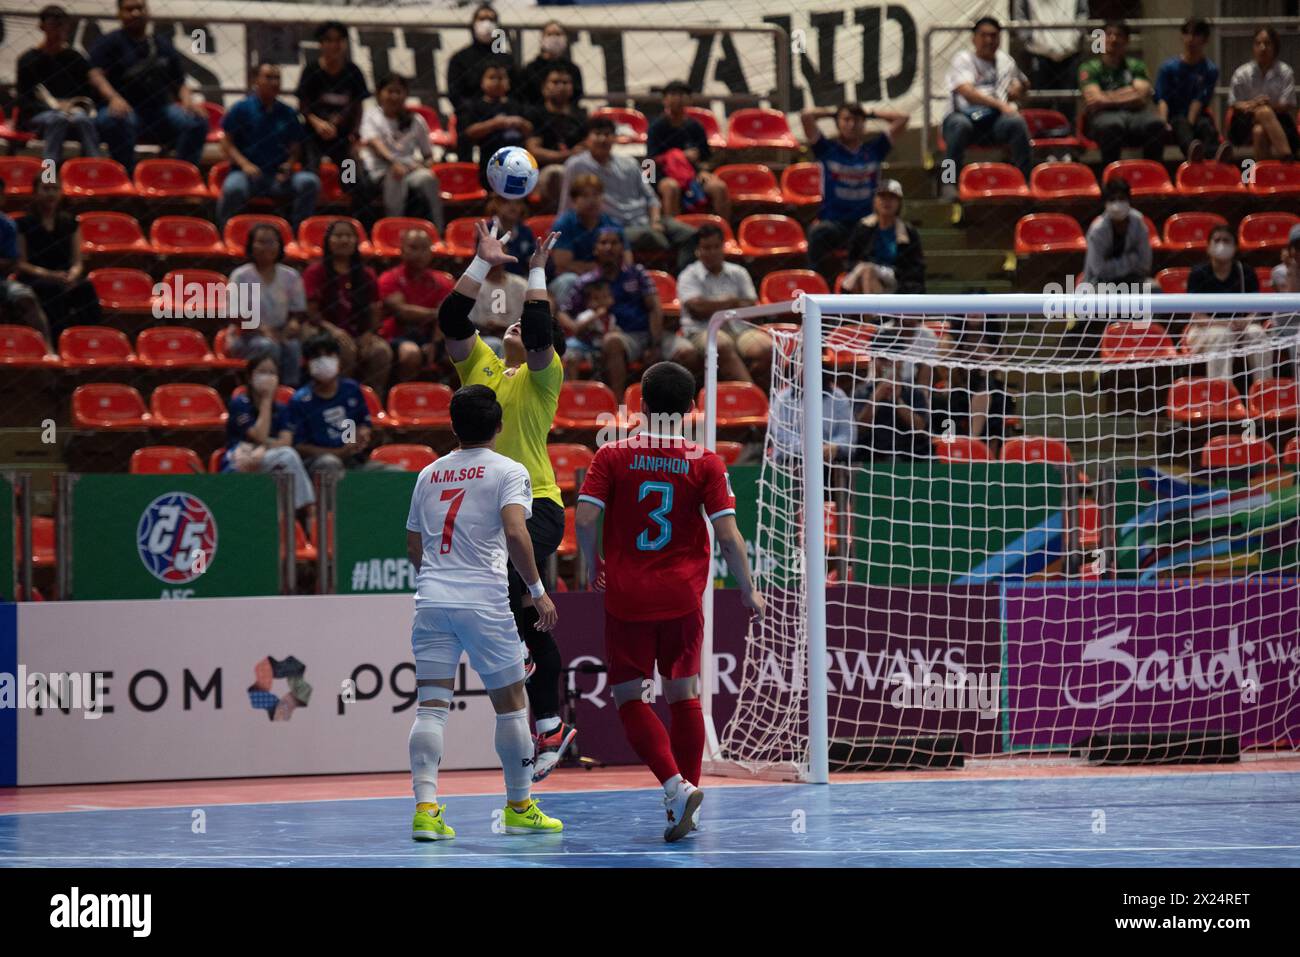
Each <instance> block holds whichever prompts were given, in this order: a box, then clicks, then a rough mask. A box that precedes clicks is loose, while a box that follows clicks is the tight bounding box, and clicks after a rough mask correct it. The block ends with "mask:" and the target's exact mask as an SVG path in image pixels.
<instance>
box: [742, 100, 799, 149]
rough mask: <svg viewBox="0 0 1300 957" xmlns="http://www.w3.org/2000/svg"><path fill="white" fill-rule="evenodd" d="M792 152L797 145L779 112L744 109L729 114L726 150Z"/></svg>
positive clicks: (788, 126) (783, 115)
mask: <svg viewBox="0 0 1300 957" xmlns="http://www.w3.org/2000/svg"><path fill="white" fill-rule="evenodd" d="M764 147H765V148H769V149H785V150H794V149H798V148H799V144H798V143H797V142H796V141H795V138H794V136H793V135H791V133H790V124H789V123H788V122H786V118H785V114H784V113H782V112H781V111H780V110H768V109H759V108H753V109H745V110H737V111H736V112H735V113H732V114H731V117H730V119H728V121H727V148H728V149H733V150H743V149H754V148H764Z"/></svg>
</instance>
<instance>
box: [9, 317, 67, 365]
mask: <svg viewBox="0 0 1300 957" xmlns="http://www.w3.org/2000/svg"><path fill="white" fill-rule="evenodd" d="M59 365H60V362H59V357H58V356H57V355H55V354H54V353H52V352H50V350H49V349H48V348H47V346H46V344H45V339H44V337H42V336H41V334H40V333H39V332H37V331H36V330H35V329H31V328H29V327H27V326H10V325H2V326H0V366H3V367H4V368H6V369H42V368H45V369H57V368H58V367H59Z"/></svg>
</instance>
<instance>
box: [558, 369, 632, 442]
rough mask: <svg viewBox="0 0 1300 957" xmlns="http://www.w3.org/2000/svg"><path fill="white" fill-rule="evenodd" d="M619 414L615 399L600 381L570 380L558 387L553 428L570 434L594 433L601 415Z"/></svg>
mask: <svg viewBox="0 0 1300 957" xmlns="http://www.w3.org/2000/svg"><path fill="white" fill-rule="evenodd" d="M617 414H618V400H617V399H616V398H615V397H614V393H613V392H611V391H610V388H609V386H607V385H605V383H603V382H588V381H581V380H580V381H570V382H565V383H564V385H562V386H561V387H560V400H559V404H558V407H557V408H556V412H555V420H554V421H555V425H554V428H557V429H565V430H570V431H586V430H592V431H594V430H596V429H598V428H600V426H601V424H602V422H601V420H600V418H599V417H600V416H602V415H610V416H615V415H617Z"/></svg>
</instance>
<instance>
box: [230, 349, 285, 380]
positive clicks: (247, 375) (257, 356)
mask: <svg viewBox="0 0 1300 957" xmlns="http://www.w3.org/2000/svg"><path fill="white" fill-rule="evenodd" d="M267 359H270V360H271V361H272V362H275V353H274V352H272V351H271V350H270V349H265V348H262V349H254V350H253V351H252V352H250V353H249V354H248V359H247V361H245V363H244V368H242V369H241V370H239V371H240V372H241V373H242V374H243V379H244V381H245V382H247V383H249V384H252V381H253V370H254V369H256V368H257V367H258V366H260V365H261V364H262V363H263V362H265V361H266V360H267ZM275 371H276V372H277V373H279V371H280V364H279V363H278V362H276V368H275Z"/></svg>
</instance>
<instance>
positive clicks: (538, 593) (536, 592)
mask: <svg viewBox="0 0 1300 957" xmlns="http://www.w3.org/2000/svg"><path fill="white" fill-rule="evenodd" d="M528 594H530V595H532V596H533V600H534V601H536V600H537V599H538V598H541V597H542V596H543V595H545V594H546V586H545V585H543V584H542V580H541V579H540V578H539V579H537V581H535V582H533V583H532V584H531V585H529V586H528Z"/></svg>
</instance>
